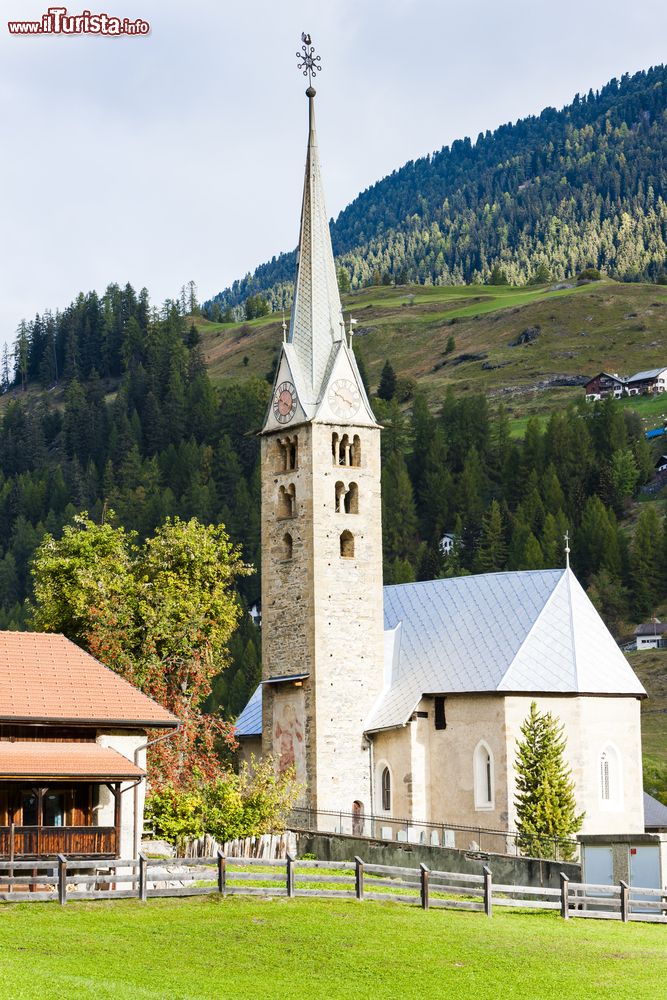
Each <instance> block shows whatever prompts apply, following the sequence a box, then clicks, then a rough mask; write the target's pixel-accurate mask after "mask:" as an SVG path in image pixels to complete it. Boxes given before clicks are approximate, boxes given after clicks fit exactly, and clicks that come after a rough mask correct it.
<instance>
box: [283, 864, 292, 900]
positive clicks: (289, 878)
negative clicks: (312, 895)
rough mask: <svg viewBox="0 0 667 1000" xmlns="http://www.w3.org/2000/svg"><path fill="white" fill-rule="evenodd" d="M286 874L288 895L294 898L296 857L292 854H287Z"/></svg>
mask: <svg viewBox="0 0 667 1000" xmlns="http://www.w3.org/2000/svg"><path fill="white" fill-rule="evenodd" d="M285 876H286V884H287V895H288V896H289V898H290V899H292V898H293V897H294V858H293V857H292V855H291V854H286V855H285Z"/></svg>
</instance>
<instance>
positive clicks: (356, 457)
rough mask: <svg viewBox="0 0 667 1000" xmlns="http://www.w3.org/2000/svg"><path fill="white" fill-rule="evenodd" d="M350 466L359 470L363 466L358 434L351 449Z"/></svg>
mask: <svg viewBox="0 0 667 1000" xmlns="http://www.w3.org/2000/svg"><path fill="white" fill-rule="evenodd" d="M350 465H353V466H354V467H355V468H359V466H360V465H361V440H360V438H359V435H358V434H355V435H354V438H353V440H352V447H351V448H350Z"/></svg>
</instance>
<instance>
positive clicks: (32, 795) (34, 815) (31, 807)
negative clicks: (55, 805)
mask: <svg viewBox="0 0 667 1000" xmlns="http://www.w3.org/2000/svg"><path fill="white" fill-rule="evenodd" d="M21 806H22V813H23V815H22V825H23V826H37V824H38V822H39V816H38V806H39V803H38V799H37V792H33V791H32V789H31V790H30V791H24V792H23V793H22V794H21Z"/></svg>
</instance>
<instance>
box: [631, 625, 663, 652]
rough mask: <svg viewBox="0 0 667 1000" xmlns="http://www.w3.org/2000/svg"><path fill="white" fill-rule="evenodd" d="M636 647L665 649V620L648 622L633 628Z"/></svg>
mask: <svg viewBox="0 0 667 1000" xmlns="http://www.w3.org/2000/svg"><path fill="white" fill-rule="evenodd" d="M635 645H636V647H637V649H667V622H658V621H655V622H648V623H646V624H644V625H638V626H637V628H636V629H635Z"/></svg>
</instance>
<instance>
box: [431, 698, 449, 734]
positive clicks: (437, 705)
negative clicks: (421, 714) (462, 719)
mask: <svg viewBox="0 0 667 1000" xmlns="http://www.w3.org/2000/svg"><path fill="white" fill-rule="evenodd" d="M433 708H434V714H435V728H436V729H446V728H447V719H446V718H445V699H444V698H443V697H442V696H441V695H438V696H437V697H436V698H434V706H433Z"/></svg>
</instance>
